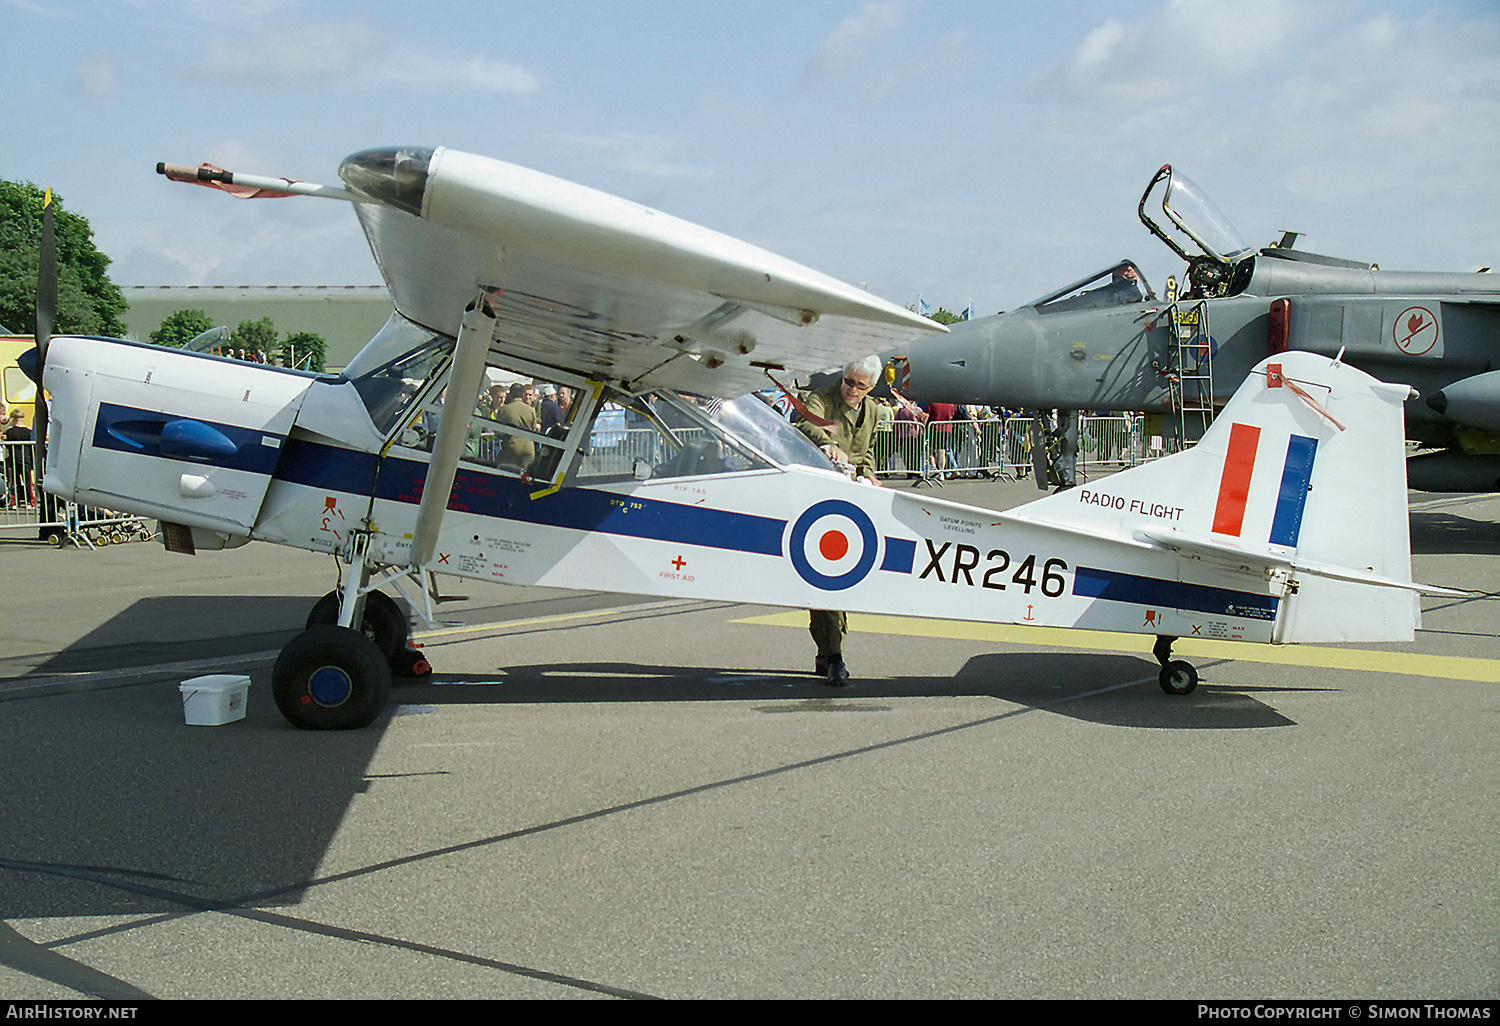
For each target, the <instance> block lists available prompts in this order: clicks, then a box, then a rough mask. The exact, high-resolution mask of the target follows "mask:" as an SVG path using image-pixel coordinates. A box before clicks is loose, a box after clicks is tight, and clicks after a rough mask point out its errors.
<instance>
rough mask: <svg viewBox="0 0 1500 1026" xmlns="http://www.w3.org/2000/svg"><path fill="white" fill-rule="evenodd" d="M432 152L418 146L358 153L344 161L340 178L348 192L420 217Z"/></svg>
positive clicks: (391, 147) (340, 170) (390, 147)
mask: <svg viewBox="0 0 1500 1026" xmlns="http://www.w3.org/2000/svg"><path fill="white" fill-rule="evenodd" d="M433 152H434V151H433V150H432V149H430V148H423V147H419V146H389V147H383V148H381V149H375V150H360V151H359V152H358V153H353V154H350V155H349V156H347V157H345V158H344V161H343V163H341V164H340V165H339V178H341V179H343V182H344V184H345V185H346V186H348V187H349V190H350V191H351V192H354V193H356V194H358V195H359V196H360V197H362V198H364V199H368V200H373V201H375V202H377V203H386V204H389V205H390V206H393V207H397V208H399V209H401V210H404V211H406V212H407V213H409V214H416V215H417V216H418V217H421V216H422V200H423V197H424V196H425V195H426V194H427V169H428V167H429V166H430V165H431V164H432V154H433Z"/></svg>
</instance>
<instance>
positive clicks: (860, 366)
mask: <svg viewBox="0 0 1500 1026" xmlns="http://www.w3.org/2000/svg"><path fill="white" fill-rule="evenodd" d="M884 368H885V362H884V361H883V360H881V359H880V357H878V356H867V357H865V358H864V359H863V360H853V361H851V362H849V363H846V364H844V373H845V374H857V375H859V376H860V377H862V378H869V379H870V383H871V384H872V385H873V384H878V383H879V381H880V372H881V370H883V369H884Z"/></svg>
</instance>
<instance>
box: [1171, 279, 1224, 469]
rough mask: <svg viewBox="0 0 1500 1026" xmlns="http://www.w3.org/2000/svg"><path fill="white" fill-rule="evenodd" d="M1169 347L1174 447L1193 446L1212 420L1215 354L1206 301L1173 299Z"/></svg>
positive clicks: (1184, 447)
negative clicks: (1174, 429) (1176, 433)
mask: <svg viewBox="0 0 1500 1026" xmlns="http://www.w3.org/2000/svg"><path fill="white" fill-rule="evenodd" d="M1166 313H1167V329H1168V330H1169V331H1170V332H1171V342H1170V343H1169V345H1170V346H1171V348H1172V350H1173V351H1174V357H1173V360H1172V373H1171V374H1169V375H1168V376H1167V394H1168V401H1169V403H1170V405H1171V409H1172V416H1173V417H1174V418H1175V420H1176V422H1177V424H1178V435H1177V448H1178V449H1187V448H1191V447H1192V446H1193V445H1195V444H1196V443H1197V441H1198V439H1200V438H1202V437H1203V433H1204V432H1205V431H1207V430H1208V426H1209V425H1210V424H1212V423H1213V420H1214V354H1213V345H1212V343H1211V342H1210V336H1209V330H1208V303H1207V302H1206V301H1205V300H1202V299H1197V300H1180V299H1179V300H1174V301H1173V302H1172V303H1171V304H1169V305H1168V306H1167V311H1166Z"/></svg>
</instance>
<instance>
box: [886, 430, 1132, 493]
mask: <svg viewBox="0 0 1500 1026" xmlns="http://www.w3.org/2000/svg"><path fill="white" fill-rule="evenodd" d="M1031 426H1032V418H1031V417H1006V418H1003V419H1002V418H998V417H997V418H993V419H985V420H977V421H976V420H953V421H937V422H928V423H927V424H917V423H914V422H912V421H901V420H897V421H892V422H890V423H887V424H882V425H881V426H880V427H879V429H877V430H876V432H875V473H876V474H877V475H878V476H880V477H900V476H909V475H912V474H919V475H921V476H922V477H923V478H927V479H931V478H933V477H938V476H940V475H941V476H955V477H963V476H969V477H974V476H981V475H990V476H993V477H999V478H1002V479H1006V480H1020V479H1021V478H1024V477H1029V476H1030V475H1031V445H1032V440H1031ZM1148 441H1149V440H1148V439H1146V438H1145V437H1144V434H1143V431H1142V418H1141V417H1140V416H1139V415H1124V416H1115V417H1089V416H1085V417H1080V418H1079V425H1078V470H1079V473H1080V474H1081V475H1085V476H1086V475H1087V474H1088V473H1089V472H1090V471H1092V472H1094V473H1098V472H1102V471H1107V470H1123V469H1125V468H1126V467H1133V466H1135V465H1136V464H1137V463H1142V462H1145V461H1146V460H1148V459H1151V458H1152V451H1151V450H1150V449H1148V448H1147V443H1148Z"/></svg>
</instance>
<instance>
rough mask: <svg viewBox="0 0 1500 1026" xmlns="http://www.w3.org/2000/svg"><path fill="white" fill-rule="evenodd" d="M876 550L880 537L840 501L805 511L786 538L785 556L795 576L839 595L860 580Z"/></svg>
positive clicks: (865, 517)
mask: <svg viewBox="0 0 1500 1026" xmlns="http://www.w3.org/2000/svg"><path fill="white" fill-rule="evenodd" d="M879 549H880V536H879V535H878V534H876V533H875V524H874V522H873V521H871V520H870V517H869V515H868V514H867V513H865V511H864V510H862V509H860V508H859V507H858V506H856V505H854V504H853V503H852V502H844V501H843V500H841V499H827V500H825V501H823V502H819V503H817V504H816V505H813V506H810V507H808V509H807V510H805V511H804V512H803V514H802V515H801V516H800V517H798V518H797V522H796V523H794V524H793V525H792V530H791V534H790V535H789V536H788V538H787V556H788V557H789V558H790V559H791V561H792V566H793V567H795V568H796V570H797V575H798V576H799V577H801V578H802V579H803V580H804V581H806V582H807V583H808V584H811V585H812V586H813V587H815V588H822V589H823V590H824V591H843V590H844V589H845V588H852V587H854V586H855V585H856V584H858V583H859V582H860V581H862V580H864V579H865V578H866V577H867V576H869V573H870V570H871V569H872V568H873V567H874V566H875V560H876V558H877V557H878V556H879V554H880V553H879Z"/></svg>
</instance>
